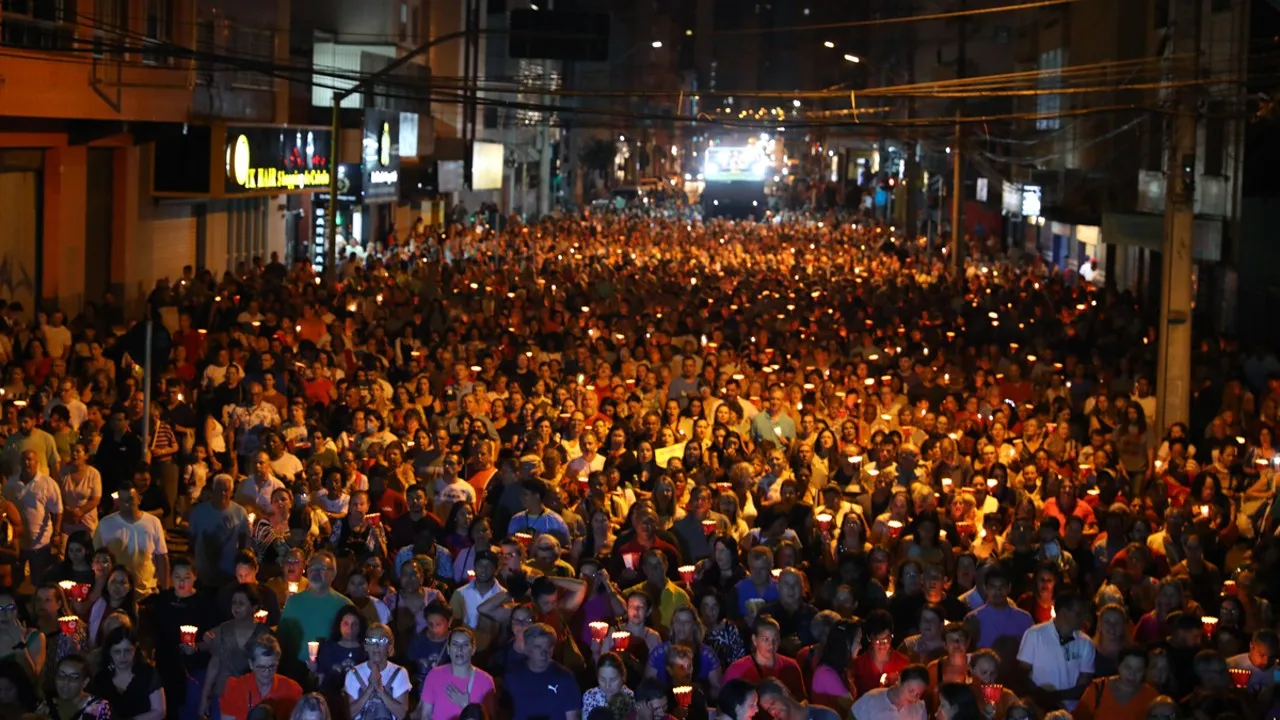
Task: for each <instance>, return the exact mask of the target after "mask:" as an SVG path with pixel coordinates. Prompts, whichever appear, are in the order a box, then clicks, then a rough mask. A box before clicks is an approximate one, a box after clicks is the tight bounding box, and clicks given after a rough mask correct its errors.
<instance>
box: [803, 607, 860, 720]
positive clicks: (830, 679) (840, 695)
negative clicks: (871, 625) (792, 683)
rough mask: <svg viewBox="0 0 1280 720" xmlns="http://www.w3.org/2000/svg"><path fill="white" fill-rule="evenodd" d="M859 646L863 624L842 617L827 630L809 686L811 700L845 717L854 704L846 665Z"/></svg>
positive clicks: (854, 658) (852, 690)
mask: <svg viewBox="0 0 1280 720" xmlns="http://www.w3.org/2000/svg"><path fill="white" fill-rule="evenodd" d="M861 649H862V624H861V622H860V621H858V620H856V619H855V620H853V621H847V620H841V621H840V622H838V623H836V624H835V625H834V626H833V627H832V628H831V630H829V631H828V632H827V638H826V640H824V641H823V642H822V644H821V646H820V648H819V651H818V658H817V663H818V664H817V667H816V668H814V670H813V679H812V680H811V682H810V688H811V689H812V691H813V694H812V697H813V701H814V702H815V703H817V704H818V705H822V706H825V707H829V708H831V709H832V710H835V711H836V712H837V713H839V714H840V717H846V716H847V715H848V714H849V710H850V708H852V707H853V694H854V692H855V691H856V688H855V686H854V685H853V683H852V682H851V680H850V676H849V673H848V669H849V666H850V665H851V664H852V663H853V662H854V661H855V660H857V658H858V654H859V652H860V651H861Z"/></svg>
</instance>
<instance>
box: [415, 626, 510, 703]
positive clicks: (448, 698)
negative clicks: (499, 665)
mask: <svg viewBox="0 0 1280 720" xmlns="http://www.w3.org/2000/svg"><path fill="white" fill-rule="evenodd" d="M447 648H448V653H449V664H448V665H441V666H439V667H436V668H435V669H433V670H432V671H431V672H430V673H428V674H427V677H426V680H425V681H424V682H423V684H422V696H421V704H420V705H419V706H418V717H419V718H420V719H421V720H457V718H458V716H459V715H460V714H461V712H462V710H463V708H465V707H467V706H468V705H470V704H472V703H480V705H482V706H483V707H484V708H485V711H486V712H488V713H489V714H490V715H493V714H494V713H496V711H497V691H496V689H495V687H494V682H493V676H491V675H490V674H489V673H487V672H485V671H484V670H481V669H479V668H477V667H476V666H475V665H473V664H472V663H471V658H472V656H473V655H474V654H475V650H476V643H475V635H474V633H472V632H471V629H470V628H465V627H460V628H454V629H453V630H452V631H450V633H449V638H448V646H447Z"/></svg>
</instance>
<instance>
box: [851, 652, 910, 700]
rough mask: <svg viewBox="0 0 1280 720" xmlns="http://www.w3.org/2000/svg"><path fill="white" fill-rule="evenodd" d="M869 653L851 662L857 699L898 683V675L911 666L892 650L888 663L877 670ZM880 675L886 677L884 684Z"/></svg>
mask: <svg viewBox="0 0 1280 720" xmlns="http://www.w3.org/2000/svg"><path fill="white" fill-rule="evenodd" d="M871 655H872V654H871V653H869V652H865V653H862V654H861V655H859V656H858V657H857V658H855V659H854V661H853V684H854V685H856V686H857V688H858V697H862V696H863V695H865V694H867V693H869V692H871V691H872V690H875V689H876V688H879V687H888V686H890V685H893V684H894V683H895V682H897V681H898V675H899V674H900V673H901V672H902V671H903V669H904V668H906V667H907V666H908V665H910V664H911V661H910V660H908V659H907V656H906V655H903V654H902V653H900V652H898V651H897V650H894V651H893V652H891V653H889V662H888V663H887V664H886V665H885V666H884V667H883V668H877V667H876V666H875V663H874V662H872V660H871ZM881 675H888V676H889V677H887V678H886V679H885V682H883V683H881V682H880V676H881Z"/></svg>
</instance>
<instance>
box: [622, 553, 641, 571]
mask: <svg viewBox="0 0 1280 720" xmlns="http://www.w3.org/2000/svg"><path fill="white" fill-rule="evenodd" d="M639 560H640V553H635V552H629V553H622V564H623V565H625V566H626V568H627V569H628V570H635V569H636V563H637V562H638V561H639Z"/></svg>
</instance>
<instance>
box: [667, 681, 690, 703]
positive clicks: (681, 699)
mask: <svg viewBox="0 0 1280 720" xmlns="http://www.w3.org/2000/svg"><path fill="white" fill-rule="evenodd" d="M671 692H672V693H673V694H674V695H675V696H676V704H677V705H679V706H680V707H682V708H687V707H689V703H691V702H693V688H692V687H690V686H689V685H681V686H680V687H678V688H672V689H671Z"/></svg>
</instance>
